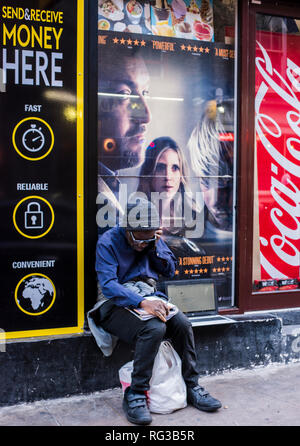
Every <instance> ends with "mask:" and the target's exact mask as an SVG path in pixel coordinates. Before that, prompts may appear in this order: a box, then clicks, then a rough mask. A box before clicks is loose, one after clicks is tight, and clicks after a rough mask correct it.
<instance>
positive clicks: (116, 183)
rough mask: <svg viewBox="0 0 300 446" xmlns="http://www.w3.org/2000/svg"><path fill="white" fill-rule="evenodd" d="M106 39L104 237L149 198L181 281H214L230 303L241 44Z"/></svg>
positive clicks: (102, 55) (101, 138) (102, 41)
mask: <svg viewBox="0 0 300 446" xmlns="http://www.w3.org/2000/svg"><path fill="white" fill-rule="evenodd" d="M98 42H99V45H98V51H99V75H98V117H99V133H98V153H99V160H98V162H99V164H98V196H97V205H98V211H97V216H96V222H97V226H98V232H99V234H102V233H103V232H104V231H106V230H107V229H109V228H111V227H114V226H115V225H116V224H121V225H122V218H121V217H122V215H123V211H124V209H125V207H126V204H127V203H128V202H131V203H137V204H138V199H139V198H144V199H148V200H150V201H151V202H152V203H153V204H154V205H155V206H156V207H157V209H158V211H159V215H160V219H161V227H162V230H163V238H164V240H165V241H166V243H167V244H168V246H169V247H170V248H171V249H172V251H173V253H174V254H175V256H176V259H177V268H176V272H175V280H181V279H183V280H187V279H189V280H190V279H195V278H197V279H201V278H203V279H207V278H213V279H214V280H215V282H216V289H217V294H218V299H219V306H220V307H222V306H223V307H225V306H226V307H228V306H231V305H232V303H233V302H232V290H231V285H232V264H233V254H232V251H233V189H234V177H233V159H234V156H233V142H234V113H233V110H234V60H235V54H234V49H233V47H232V46H231V45H226V44H216V43H213V42H197V43H195V41H194V40H186V39H173V38H167V37H159V36H157V37H154V36H145V35H141V36H138V35H137V34H135V35H134V34H130V33H113V32H108V33H105V32H103V31H101V32H99V35H98Z"/></svg>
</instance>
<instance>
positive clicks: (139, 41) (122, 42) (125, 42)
mask: <svg viewBox="0 0 300 446" xmlns="http://www.w3.org/2000/svg"><path fill="white" fill-rule="evenodd" d="M113 43H114V45H124V46H125V45H127V46H146V42H145V40H144V39H134V40H133V39H131V38H130V37H129V38H128V39H125V38H124V37H121V38H120V39H119V38H118V37H114V38H113Z"/></svg>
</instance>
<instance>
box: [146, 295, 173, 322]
mask: <svg viewBox="0 0 300 446" xmlns="http://www.w3.org/2000/svg"><path fill="white" fill-rule="evenodd" d="M140 307H141V308H143V310H145V311H147V313H149V314H152V315H153V316H156V317H158V318H159V319H161V320H162V321H163V322H167V320H166V316H167V315H168V314H169V307H168V305H167V304H166V303H164V302H162V301H161V300H147V299H145V300H142V302H141V303H140Z"/></svg>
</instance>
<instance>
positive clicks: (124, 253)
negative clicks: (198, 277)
mask: <svg viewBox="0 0 300 446" xmlns="http://www.w3.org/2000/svg"><path fill="white" fill-rule="evenodd" d="M175 265H176V259H175V256H174V255H173V253H172V251H171V250H170V249H169V248H168V246H167V245H166V243H165V242H164V241H163V240H162V239H159V240H158V242H157V244H156V248H155V249H148V248H146V249H145V250H143V251H142V252H137V251H135V250H134V249H133V248H132V247H131V246H130V245H129V243H128V241H127V239H126V236H125V229H124V228H121V227H120V226H116V227H114V228H112V229H109V230H108V231H106V232H105V233H104V234H103V235H101V236H100V237H99V239H98V243H97V248H96V272H97V277H98V281H99V285H100V287H101V290H102V293H103V295H104V296H105V297H106V298H107V299H113V302H114V304H115V305H118V306H121V307H128V306H131V307H137V306H138V305H139V303H140V302H141V301H142V300H143V298H142V297H140V296H139V295H137V294H136V293H134V292H133V291H131V290H129V289H127V288H125V287H123V286H122V283H125V282H128V281H129V280H131V279H133V278H134V277H138V276H147V277H150V278H153V279H156V280H157V279H158V276H159V274H161V275H163V276H165V277H172V276H173V275H174V273H175ZM155 294H156V295H158V296H164V297H165V298H166V299H167V297H166V296H165V295H163V293H161V292H159V291H157V292H156V293H155Z"/></svg>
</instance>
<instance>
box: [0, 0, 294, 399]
mask: <svg viewBox="0 0 300 446" xmlns="http://www.w3.org/2000/svg"><path fill="white" fill-rule="evenodd" d="M276 3H278V4H277V7H276V15H274V8H273V5H272V2H270V1H269V0H261V1H257V0H255V1H254V0H252V1H251V2H246V1H242V0H241V1H238V0H149V1H135V0H129V1H125V0H124V1H123V0H99V1H96V0H93V1H84V0H74V1H70V0H68V1H67V0H53V1H50V0H49V1H48V0H28V1H26V2H22V5H20V6H18V5H16V4H15V2H13V1H10V0H7V1H6V2H5V3H3V5H2V6H1V9H0V39H1V40H0V42H1V44H0V46H1V48H0V92H1V95H0V97H1V102H0V113H1V134H0V171H1V177H0V196H1V208H2V212H1V223H0V227H1V229H2V230H1V233H2V236H1V248H2V255H1V261H0V262H1V273H2V274H1V277H2V284H3V286H2V292H1V300H0V309H1V311H0V314H1V316H0V327H1V329H0V342H1V344H0V347H1V346H2V347H3V348H2V349H0V365H1V370H5V369H6V365H5V355H4V354H3V355H2V351H3V350H8V349H9V348H10V349H12V351H13V352H14V353H13V354H12V355H11V358H14V359H13V360H12V361H13V362H12V364H11V367H15V366H16V364H19V365H20V364H23V362H22V361H24V358H21V357H20V355H19V353H18V345H22V346H24V345H25V340H26V339H27V342H26V348H25V350H26V352H27V356H28V357H30V358H32V361H33V363H34V364H35V366H37V365H38V366H39V367H40V365H41V362H42V360H41V359H38V361H39V362H38V364H37V362H36V361H37V357H36V354H35V350H34V346H35V348H38V351H39V355H45V357H44V362H46V360H47V361H48V360H50V362H51V361H53V359H51V358H53V356H52V354H53V353H54V351H55V350H56V349H57V351H59V352H62V354H61V355H60V357H57V355H56V359H55V361H54V362H53V364H54V363H55V364H56V365H57V367H56V368H57V370H56V371H55V372H54V371H53V370H52V372H51V373H54V375H55V374H57V376H60V378H58V381H59V386H58V387H60V388H61V390H59V391H57V392H58V394H61V395H63V394H64V392H65V391H67V392H68V393H76V392H77V391H92V390H93V389H94V387H95V385H96V388H107V387H109V386H112V385H114V381H113V380H112V378H111V376H109V375H110V374H111V373H114V372H115V370H116V369H117V367H118V366H119V365H120V363H121V362H122V360H123V359H124V358H127V357H126V354H127V353H126V351H127V350H126V348H125V347H124V348H125V350H122V348H121V347H120V349H119V356H118V357H115V356H113V357H112V358H111V359H110V360H109V365H107V364H108V363H107V362H106V363H105V364H104V362H103V359H102V358H101V353H100V352H99V350H97V346H96V344H95V343H94V341H93V338H92V336H91V335H90V333H89V330H88V326H87V324H86V313H87V311H88V310H90V309H91V308H92V307H93V305H94V303H95V301H96V298H97V281H96V274H95V246H96V241H97V238H98V237H99V236H100V235H101V234H103V233H104V232H105V231H107V230H109V229H110V228H112V227H114V226H115V225H116V224H119V225H121V226H122V225H124V224H125V223H124V210H125V209H126V206H127V204H128V203H130V204H131V205H132V204H134V205H135V207H134V208H133V211H132V215H131V216H130V218H132V221H131V223H132V222H133V221H136V222H137V223H138V221H139V218H141V214H140V210H139V203H140V200H141V199H144V198H145V199H148V200H150V201H152V203H153V204H154V205H155V206H156V207H157V210H158V212H159V216H160V220H161V228H162V230H163V239H164V240H165V242H166V243H167V245H168V246H169V247H170V249H171V250H172V251H173V253H174V255H175V257H176V260H177V267H176V271H175V276H174V278H173V279H172V280H171V281H170V280H169V279H168V281H166V279H165V278H163V277H162V278H161V279H160V281H159V288H160V289H161V290H162V291H168V290H171V289H172V290H173V291H174V290H175V292H174V293H175V294H174V298H175V299H177V301H176V303H177V304H178V305H179V306H181V308H182V310H183V311H185V312H186V313H187V314H188V315H192V314H198V313H200V315H201V312H203V314H206V313H207V312H208V313H209V312H212V310H213V311H214V312H215V313H216V314H217V315H221V316H227V317H232V318H233V319H232V322H231V323H230V324H224V326H223V328H220V326H217V325H214V324H210V325H209V326H208V325H207V324H205V323H204V324H203V325H202V327H201V328H197V327H195V333H196V335H195V337H196V340H197V342H199V349H202V348H203V350H205V352H206V350H207V349H208V347H207V346H210V348H211V350H212V351H214V352H215V356H216V348H217V347H216V346H217V345H221V344H220V343H221V342H223V344H222V345H223V347H224V351H225V350H226V348H227V347H228V346H229V345H230V346H231V347H232V343H233V342H235V343H236V339H237V338H238V339H239V341H238V342H239V343H240V344H239V345H242V344H243V342H244V343H245V345H246V344H249V343H251V342H252V341H251V340H252V339H253V338H255V339H257V338H259V337H260V336H261V340H262V341H261V343H262V344H263V343H264V345H266V344H267V343H268V342H269V343H270V342H271V341H270V339H271V338H272V336H273V337H274V336H275V338H276V339H275V341H274V342H276V346H277V347H278V345H279V344H280V345H281V347H278V348H277V350H276V349H274V345H271V344H272V343H271V344H270V345H271V346H270V348H271V349H273V351H275V350H276V355H275V356H276V357H275V356H274V358H272V359H271V360H274V361H275V360H278V358H279V357H280V354H281V353H282V348H283V347H282V345H283V341H282V339H281V338H280V336H281V334H280V326H281V325H280V324H281V321H280V320H279V319H278V317H277V316H276V312H278V311H281V312H283V313H285V312H291V313H289V314H292V313H293V314H295V316H294V319H293V318H292V319H293V325H295V326H296V324H299V323H300V322H299V321H298V319H299V313H298V312H297V309H298V308H299V307H300V289H299V286H300V279H299V277H300V271H299V265H300V255H299V250H300V242H299V240H300V227H299V215H300V213H299V185H300V183H299V177H300V165H299V160H300V157H299V141H300V140H299V109H300V106H299V104H300V81H299V79H300V52H299V49H298V47H299V45H298V44H297V43H298V39H300V7H299V5H297V2H296V1H288V2H283V1H282V2H280V1H279V2H276ZM191 286H192V287H193V288H192V292H191ZM168 287H169V288H168ZM203 296H206V297H205V298H203ZM208 296H211V300H210V298H209V297H208ZM250 314H254V315H256V316H255V317H256V321H257V318H259V324H258V325H259V327H257V326H256V325H255V326H253V327H252V326H251V321H250V326H247V327H250V328H249V329H247V328H245V326H240V325H239V324H242V321H245V320H247V321H248V322H249V319H248V318H249V317H250V316H248V315H250ZM270 314H272V316H270ZM274 314H275V316H274ZM280 314H281V313H280ZM263 315H269V316H263ZM250 318H251V317H250ZM270 320H271V322H270ZM253 323H254V322H253ZM255 323H256V322H255ZM263 323H265V325H263ZM263 326H264V327H270V332H268V328H267V329H266V330H267V331H266V332H264V333H261V334H260V331H259V330H262V331H263V328H262V327H263ZM220 330H221V331H220ZM247 330H248V331H247ZM257 330H258V332H257ZM275 332H276V334H275V335H274V333H275ZM295 336H296V335H295ZM233 338H234V339H235V340H234V341H233ZM201 339H202V340H203V342H204V343H205V345H206V347H205V346H204V344H203V345H202V344H201V342H202V341H201ZM220 339H222V341H220ZM295 339H296V344H295V343H294V347H295V345H296V347H295V348H294V350H293V355H295V354H298V356H299V348H298V347H297V346H298V344H297V342H298V341H297V337H296V338H295ZM38 341H39V342H38ZM37 342H38V343H37ZM226 342H227V344H226ZM255 342H256V341H255ZM43 343H46V344H47V343H48V344H47V347H46V349H45V350H44V351H43V353H41V350H42V347H41V345H42V344H43ZM284 343H285V344H286V339H285V340H284ZM46 344H45V345H46ZM38 345H40V347H37V346H38ZM268 345H269V344H268ZM226 346H227V347H226ZM231 347H230V348H229V347H228V350H226V351H227V352H228V357H227V358H226V359H224V357H223V356H222V358H220V363H218V360H215V362H214V364H211V363H209V366H207V369H208V370H210V371H215V370H216V369H222V368H224V369H225V368H232V367H235V366H237V365H238V366H239V367H240V366H243V363H239V362H238V360H237V357H238V345H235V347H234V348H231ZM259 348H262V350H263V347H261V346H260V347H259ZM268 348H269V347H268ZM47 349H48V350H47ZM52 349H53V350H52ZM250 350H251V349H250ZM75 352H76V353H75ZM124 352H125V353H124ZM205 352H204V353H205ZM252 353H253V357H254V356H255V354H257V352H256V351H255V348H253V352H252ZM205 354H206V353H205ZM247 354H248V353H247ZM18 355H19V356H18ZM70 355H71V356H72V355H75V357H76V359H75V362H76V361H77V362H76V364H77V366H76V367H75V366H74V367H71V365H70V364H72V360H70V359H71V356H70ZM207 355H208V356H207V361H208V362H209V361H210V359H209V352H208V353H207ZM230 355H232V356H233V358H232V360H231V359H230ZM204 356H205V355H204ZM248 356H249V355H248ZM248 356H247V360H246V359H245V358H246V356H245V355H243V354H242V353H241V354H240V357H241V358H244V359H245V364H246V363H247V364H246V365H251V364H253V361H252V362H251V360H250V359H249V357H248ZM68 357H69V360H68V365H67V370H69V373H70V374H71V375H72V376H73V375H74V369H75V375H76V376H75V375H74V376H73V378H74V379H73V378H72V379H71V380H70V382H68V383H66V379H63V378H62V377H61V376H62V375H61V373H60V372H59V371H61V372H62V370H63V369H64V366H65V365H66V363H65V361H66V358H68ZM72 357H73V359H74V356H72ZM91 358H92V359H91ZM107 361H108V360H107ZM25 362H26V361H25ZM29 362H30V361H29ZM102 362H103V363H102ZM123 362H125V360H124V361H123ZM221 363H222V365H220V364H221ZM87 364H88V365H87ZM95 364H96V366H95ZM49 367H50V366H48V368H47V367H45V365H43V366H42V367H41V369H43V373H44V376H47V375H49V374H50V368H49ZM92 367H94V368H95V367H96V369H97V367H99V373H98V374H95V373H94V371H93V372H92V371H91V368H92ZM25 368H26V367H25ZM79 369H80V373H79V371H78V370H79ZM203 369H205V364H204V365H203ZM26 370H27V371H26V372H25V375H26V374H27V375H28V381H30V378H29V376H32V374H33V372H34V370H38V369H36V367H33V366H32V368H26ZM1 373H2V372H1ZM59 373H60V374H59ZM79 376H80V377H79ZM6 379H7V380H8V381H9V379H8V378H6ZM72 380H73V381H72ZM18 381H19V383H20V388H21V379H20V380H18V379H17V382H18ZM9 382H10V381H9ZM38 382H39V385H40V388H41V389H43V390H40V391H36V396H34V397H33V398H37V397H41V396H42V397H43V396H44V395H53V394H55V391H54V389H52V390H50V388H47V389H46V388H45V387H44V386H45V385H44V384H43V383H42V379H40V380H39V381H38ZM72 382H74V383H75V384H74V389H75V390H73V389H72ZM28 385H29V384H28ZM29 387H30V385H29ZM63 388H65V389H63ZM76 389H77V390H76ZM80 389H81V390H80ZM82 389H83V390H82ZM32 392H33V393H34V391H32ZM20 393H22V392H21V390H20ZM9 398H12V397H11V396H5V397H4V399H9ZM18 398H19V399H26V398H30V397H28V395H27V397H24V395H23V396H22V397H20V396H19V397H18Z"/></svg>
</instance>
